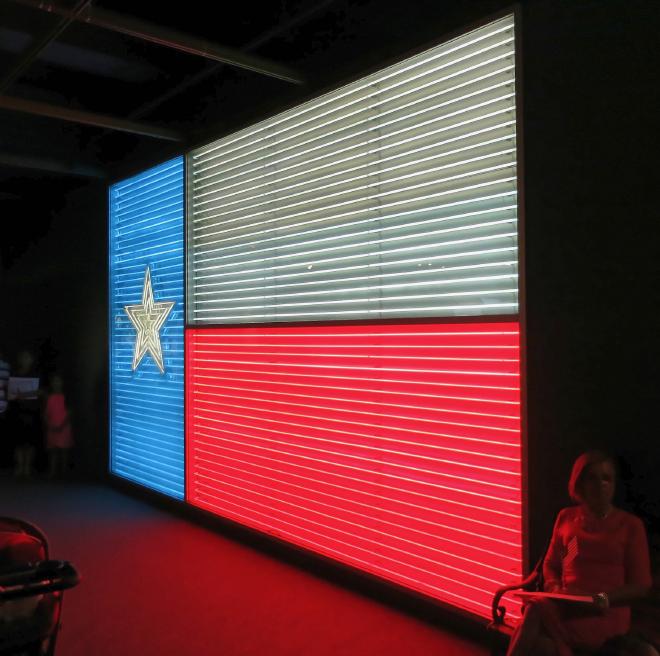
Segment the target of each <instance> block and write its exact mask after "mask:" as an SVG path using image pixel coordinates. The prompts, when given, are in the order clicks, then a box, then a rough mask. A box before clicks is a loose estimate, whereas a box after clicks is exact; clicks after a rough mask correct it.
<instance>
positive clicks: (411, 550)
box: [186, 322, 522, 617]
mask: <svg viewBox="0 0 660 656" xmlns="http://www.w3.org/2000/svg"><path fill="white" fill-rule="evenodd" d="M186 359H187V388H186V394H187V412H186V422H187V435H188V440H187V476H188V478H187V499H188V501H189V502H190V503H192V504H193V505H195V506H198V507H200V508H204V509H205V510H208V511H210V512H213V513H216V514H218V515H221V516H223V517H227V518H229V519H232V520H235V521H237V522H240V523H242V524H245V525H247V526H250V527H252V528H255V529H257V530H260V531H263V532H266V533H268V534H271V535H274V536H277V537H279V538H281V539H284V540H286V541H290V542H292V543H294V544H296V545H299V546H302V547H305V548H307V549H310V550H312V551H315V552H318V553H320V554H323V555H325V556H329V557H331V558H334V559H336V560H339V561H341V562H344V563H347V564H349V565H351V566H354V567H357V568H360V569H363V570H366V571H368V572H370V573H372V574H375V575H377V576H379V577H382V578H385V579H387V580H390V581H393V582H396V583H398V584H401V585H403V586H405V587H408V588H412V589H414V590H417V591H419V592H422V593H424V594H426V595H429V596H431V597H434V598H436V599H438V600H441V601H443V602H446V603H448V604H452V605H455V606H459V607H461V608H463V609H465V610H468V611H471V612H473V613H476V614H478V615H481V616H484V617H488V616H489V613H490V602H491V598H492V594H493V592H494V590H495V589H496V588H497V587H498V586H500V585H503V584H504V583H506V582H508V581H510V580H512V579H515V578H516V577H519V576H520V575H521V569H522V537H521V437H520V374H519V360H520V354H519V329H518V324H517V322H502V323H500V322H492V323H463V324H459V323H456V324H446V323H445V324H440V323H423V324H422V323H417V324H403V323H401V324H375V325H364V324H361V325H341V326H338V325H334V326H323V325H312V326H304V327H291V326H263V327H249V328H248V327H245V328H242V327H236V326H234V327H231V326H225V327H221V328H218V327H215V328H211V327H200V328H188V329H187V331H186Z"/></svg>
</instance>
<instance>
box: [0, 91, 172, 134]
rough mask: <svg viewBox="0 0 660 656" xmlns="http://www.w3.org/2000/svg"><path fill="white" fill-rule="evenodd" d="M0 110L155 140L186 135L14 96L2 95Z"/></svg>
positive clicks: (0, 96)
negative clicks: (45, 117) (91, 126)
mask: <svg viewBox="0 0 660 656" xmlns="http://www.w3.org/2000/svg"><path fill="white" fill-rule="evenodd" d="M0 109H8V110H11V111H16V112H23V113H25V114H34V115H36V116H47V117H49V118H55V119H59V120H62V121H70V122H71V123H81V124H83V125H93V126H95V127H98V128H106V129H108V130H118V131H119V132H129V133H131V134H139V135H142V136H145V137H153V138H154V139H164V140H166V141H183V140H184V135H182V134H180V133H179V132H175V131H174V130H168V129H166V128H160V127H158V126H155V125H149V124H147V123H138V122H136V121H127V120H126V119H122V118H115V117H113V116H105V115H103V114H93V113H91V112H84V111H80V110H77V109H69V108H67V107H60V106H58V105H50V104H48V103H43V102H37V101H36V100H25V99H24V98H14V97H12V96H2V95H0Z"/></svg>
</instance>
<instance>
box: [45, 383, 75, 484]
mask: <svg viewBox="0 0 660 656" xmlns="http://www.w3.org/2000/svg"><path fill="white" fill-rule="evenodd" d="M44 423H45V427H46V451H47V452H48V475H49V476H50V477H51V478H53V477H54V476H57V475H58V474H61V475H64V474H66V473H67V471H68V469H69V454H70V453H71V448H72V447H73V433H72V431H71V415H70V413H69V410H68V408H67V405H66V400H65V398H64V384H63V381H62V377H61V376H60V375H59V374H53V376H51V379H50V392H49V394H48V397H47V398H46V407H45V412H44Z"/></svg>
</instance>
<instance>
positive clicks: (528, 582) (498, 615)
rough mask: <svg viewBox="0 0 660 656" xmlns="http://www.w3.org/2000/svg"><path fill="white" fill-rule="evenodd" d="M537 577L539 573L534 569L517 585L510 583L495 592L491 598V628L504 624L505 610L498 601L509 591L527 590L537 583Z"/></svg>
mask: <svg viewBox="0 0 660 656" xmlns="http://www.w3.org/2000/svg"><path fill="white" fill-rule="evenodd" d="M539 576H540V574H539V571H538V570H537V569H534V570H533V571H532V573H531V574H530V575H529V576H528V577H527V578H526V579H523V580H522V581H518V582H517V583H511V584H509V585H505V586H503V587H501V588H498V589H497V590H496V592H495V596H494V597H493V604H492V606H491V614H492V618H493V621H492V624H491V626H492V627H495V626H497V625H502V624H504V616H505V614H506V608H505V607H504V606H500V600H501V599H502V597H503V596H504V595H505V594H506V593H507V592H510V591H511V590H528V589H529V588H531V587H532V586H533V585H534V584H535V583H536V582H537V581H538V579H539Z"/></svg>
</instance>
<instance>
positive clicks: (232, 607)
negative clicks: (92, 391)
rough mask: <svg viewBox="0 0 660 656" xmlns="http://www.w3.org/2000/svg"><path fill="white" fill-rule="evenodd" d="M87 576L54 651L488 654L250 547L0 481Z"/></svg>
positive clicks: (63, 655) (2, 492) (227, 655)
mask: <svg viewBox="0 0 660 656" xmlns="http://www.w3.org/2000/svg"><path fill="white" fill-rule="evenodd" d="M0 497H1V498H2V510H1V511H0V514H6V515H14V516H19V517H22V518H24V519H28V520H30V521H33V522H34V523H36V524H38V525H39V526H40V527H41V528H42V529H43V530H44V531H45V532H46V533H47V534H48V535H49V537H50V543H51V556H52V557H53V558H63V559H68V560H71V561H73V562H74V563H75V564H76V565H77V567H78V568H79V569H80V571H81V573H82V575H83V577H84V580H83V583H82V584H81V585H80V586H79V587H78V588H76V589H74V590H71V591H69V592H68V593H66V597H65V604H64V626H63V630H62V633H61V636H60V642H59V646H58V650H57V653H58V655H59V656H90V655H91V654H93V655H94V656H106V655H107V656H110V654H112V655H113V656H116V655H117V654H122V655H125V656H131V655H133V654H140V655H147V656H149V655H152V654H153V655H154V656H155V655H158V656H168V655H172V656H175V655H176V656H182V655H186V656H187V655H193V654H194V655H199V656H203V655H209V656H211V655H213V656H216V655H220V654H222V655H223V656H238V655H241V656H248V655H249V656H264V655H268V656H271V655H272V656H284V655H287V656H294V655H308V654H309V655H314V656H324V655H328V656H330V655H332V656H341V655H349V654H350V655H357V656H371V655H374V656H375V655H376V654H377V655H378V656H388V655H390V654H391V655H392V656H394V655H396V656H399V655H404V654H405V656H416V655H419V656H422V655H423V656H431V655H436V654H437V655H438V656H481V655H484V654H487V650H486V649H485V648H484V647H483V646H481V645H479V644H475V643H471V642H469V641H467V640H465V639H464V638H461V637H458V636H454V635H452V634H450V633H448V632H446V631H444V630H442V629H438V628H437V627H434V626H431V625H429V624H427V623H425V622H423V621H421V620H418V619H416V618H414V617H411V616H409V615H406V614H404V613H401V612H398V611H396V610H393V609H392V608H389V607H387V606H383V605H380V604H379V603H377V602H376V601H374V600H372V599H369V598H366V597H364V596H361V595H360V594H358V593H356V592H353V591H351V590H348V589H346V588H343V587H340V586H337V585H334V584H333V583H331V582H329V581H327V580H323V579H320V578H317V577H315V576H314V575H313V574H311V573H309V572H307V571H304V570H300V569H298V568H296V567H294V566H291V565H289V564H286V563H283V562H280V561H278V560H275V559H273V558H271V557H270V556H268V555H265V554H263V553H259V552H257V551H255V550H253V549H251V548H250V547H248V546H245V545H242V544H239V543H236V542H233V541H231V540H228V539H226V538H224V537H222V536H221V535H218V534H216V533H213V532H211V531H209V530H207V529H204V528H201V527H199V526H196V525H194V524H190V523H188V522H186V521H184V520H182V519H179V518H177V517H173V516H170V515H168V514H167V513H165V512H161V511H159V510H156V509H154V508H153V507H151V506H149V505H147V504H145V503H143V502H141V501H139V500H136V499H134V498H131V497H127V496H125V495H123V494H121V493H119V492H117V491H115V490H112V489H109V488H104V487H99V486H88V485H79V484H76V485H62V484H59V485H47V484H45V483H22V484H15V483H13V482H10V481H3V482H1V483H0Z"/></svg>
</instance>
